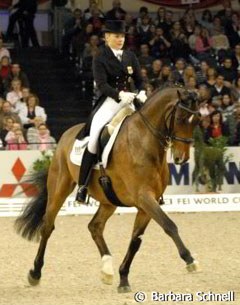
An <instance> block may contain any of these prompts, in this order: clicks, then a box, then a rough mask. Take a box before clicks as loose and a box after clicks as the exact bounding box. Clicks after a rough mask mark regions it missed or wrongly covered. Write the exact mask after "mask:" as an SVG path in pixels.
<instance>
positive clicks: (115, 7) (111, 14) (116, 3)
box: [106, 0, 126, 20]
mask: <svg viewBox="0 0 240 305" xmlns="http://www.w3.org/2000/svg"><path fill="white" fill-rule="evenodd" d="M125 15H126V11H125V10H124V9H122V8H121V1H120V0H113V1H112V9H111V10H110V11H108V12H107V13H106V19H107V20H124V19H125Z"/></svg>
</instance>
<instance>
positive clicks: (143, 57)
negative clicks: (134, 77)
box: [138, 43, 154, 70]
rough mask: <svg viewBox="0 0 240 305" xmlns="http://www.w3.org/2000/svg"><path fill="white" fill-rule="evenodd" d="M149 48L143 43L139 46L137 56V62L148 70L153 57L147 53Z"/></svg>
mask: <svg viewBox="0 0 240 305" xmlns="http://www.w3.org/2000/svg"><path fill="white" fill-rule="evenodd" d="M149 52H150V49H149V45H148V44H146V43H144V44H141V46H140V55H139V57H138V60H139V63H140V65H141V67H145V68H146V69H148V70H150V68H151V66H152V63H153V61H154V58H153V57H152V56H151V55H150V54H149Z"/></svg>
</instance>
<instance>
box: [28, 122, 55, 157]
mask: <svg viewBox="0 0 240 305" xmlns="http://www.w3.org/2000/svg"><path fill="white" fill-rule="evenodd" d="M36 131H37V132H36V133H35V136H34V137H31V142H30V141H29V140H28V143H29V147H30V148H31V149H36V150H40V151H45V150H48V149H51V150H53V149H55V148H56V140H55V139H54V138H53V137H52V136H51V135H50V131H49V129H48V127H47V125H46V124H45V123H41V124H39V125H38V126H37V127H36ZM31 143H32V144H31Z"/></svg>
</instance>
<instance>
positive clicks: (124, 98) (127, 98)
mask: <svg viewBox="0 0 240 305" xmlns="http://www.w3.org/2000/svg"><path fill="white" fill-rule="evenodd" d="M135 96H136V94H135V93H132V92H125V91H120V92H119V99H120V100H121V102H123V103H124V104H131V103H132V101H133V100H134V98H135Z"/></svg>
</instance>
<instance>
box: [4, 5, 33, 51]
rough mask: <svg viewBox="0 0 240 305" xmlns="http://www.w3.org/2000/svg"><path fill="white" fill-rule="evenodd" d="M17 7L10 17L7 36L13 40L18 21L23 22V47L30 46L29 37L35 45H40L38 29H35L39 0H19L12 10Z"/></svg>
mask: <svg viewBox="0 0 240 305" xmlns="http://www.w3.org/2000/svg"><path fill="white" fill-rule="evenodd" d="M12 9H16V10H15V11H14V12H13V13H12V14H11V15H10V18H9V24H8V28H7V33H6V38H7V40H11V39H12V38H13V30H14V26H15V24H16V22H17V21H20V22H22V28H21V29H22V30H21V31H20V35H21V41H22V43H23V47H27V46H28V42H29V39H31V42H32V45H33V46H34V47H39V43H38V39H37V35H36V31H35V29H34V18H35V13H36V11H37V0H19V1H18V2H17V3H16V4H15V5H13V6H12V7H11V8H10V10H12Z"/></svg>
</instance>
